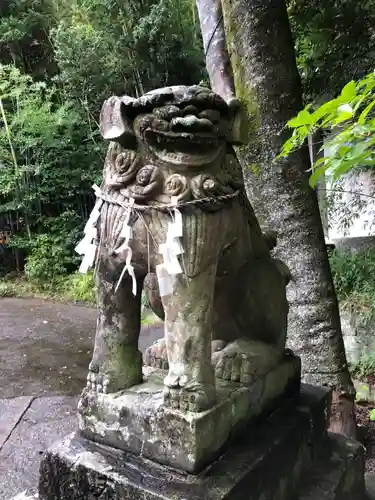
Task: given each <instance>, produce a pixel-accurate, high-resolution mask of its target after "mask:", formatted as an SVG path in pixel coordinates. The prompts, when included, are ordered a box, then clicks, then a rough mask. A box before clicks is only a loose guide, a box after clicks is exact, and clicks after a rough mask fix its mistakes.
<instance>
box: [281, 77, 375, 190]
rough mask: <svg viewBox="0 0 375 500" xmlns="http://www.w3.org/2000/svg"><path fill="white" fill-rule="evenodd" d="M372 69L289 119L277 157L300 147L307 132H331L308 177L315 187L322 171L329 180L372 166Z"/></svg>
mask: <svg viewBox="0 0 375 500" xmlns="http://www.w3.org/2000/svg"><path fill="white" fill-rule="evenodd" d="M374 106H375V72H373V73H370V74H369V75H367V76H366V77H365V78H363V79H362V80H359V81H358V82H354V81H350V82H349V83H347V84H346V85H345V87H344V88H343V89H342V91H341V93H340V95H339V96H338V97H337V98H335V99H332V100H331V101H328V102H326V103H324V104H323V105H322V106H319V107H318V108H317V109H315V110H312V107H311V106H310V105H309V106H307V107H306V108H305V109H303V110H302V111H300V113H299V114H298V115H297V116H296V117H295V118H292V119H291V120H289V122H288V124H287V125H288V127H289V128H291V129H292V130H293V134H292V136H291V137H290V138H289V139H288V140H287V141H286V142H285V144H284V146H283V149H282V152H281V156H288V155H289V154H290V153H291V152H292V151H294V150H296V149H298V148H300V147H301V146H302V145H303V144H304V143H305V141H306V139H307V137H308V136H309V135H312V134H314V133H315V132H316V131H317V130H322V131H326V130H330V131H334V132H335V134H334V135H333V138H332V139H330V140H329V141H326V142H325V148H327V149H328V150H329V155H327V156H324V157H323V158H319V159H318V160H317V161H316V162H315V164H314V166H313V172H312V175H311V177H310V184H311V185H312V186H315V184H316V182H317V180H318V179H319V177H320V176H322V175H323V174H327V175H328V176H329V177H330V178H331V179H332V180H333V181H335V180H337V179H339V178H340V177H341V176H342V175H344V174H345V173H347V172H348V171H350V170H351V169H353V168H357V167H361V168H370V167H373V166H374V165H375V157H374V153H373V151H374V145H375V134H374V132H375V115H374V113H373V109H374Z"/></svg>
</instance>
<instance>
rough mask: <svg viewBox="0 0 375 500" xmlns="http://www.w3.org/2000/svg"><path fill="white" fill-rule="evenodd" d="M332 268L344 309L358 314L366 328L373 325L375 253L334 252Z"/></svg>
mask: <svg viewBox="0 0 375 500" xmlns="http://www.w3.org/2000/svg"><path fill="white" fill-rule="evenodd" d="M330 264H331V270H332V276H333V281H334V284H335V289H336V293H337V295H338V298H339V300H340V304H341V306H342V307H343V308H344V309H349V310H351V311H355V312H356V313H357V314H359V315H360V317H361V318H362V322H363V323H364V324H366V323H370V322H372V321H373V320H374V318H375V250H373V249H371V250H363V251H358V252H351V251H342V250H335V251H334V252H332V254H331V255H330ZM374 360H375V353H374ZM365 364H366V365H367V364H368V360H366V363H365Z"/></svg>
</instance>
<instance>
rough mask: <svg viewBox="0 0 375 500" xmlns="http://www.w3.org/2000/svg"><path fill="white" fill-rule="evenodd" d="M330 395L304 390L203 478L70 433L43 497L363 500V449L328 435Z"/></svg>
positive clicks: (50, 462)
mask: <svg viewBox="0 0 375 500" xmlns="http://www.w3.org/2000/svg"><path fill="white" fill-rule="evenodd" d="M329 406H330V394H329V392H328V391H326V390H323V389H317V388H312V387H310V386H304V387H303V388H302V391H301V394H300V397H299V399H298V400H297V401H294V402H293V401H289V402H286V404H284V405H283V407H282V408H280V409H279V410H278V411H277V412H275V413H273V414H272V415H271V416H270V417H269V418H268V419H267V420H265V421H262V422H259V423H258V424H257V425H254V426H249V428H248V430H247V432H244V433H243V434H242V437H241V439H240V440H238V441H234V442H232V445H231V446H230V448H229V449H227V450H226V451H224V452H223V453H222V454H221V455H220V457H219V458H218V459H217V460H216V461H214V462H213V463H212V464H211V465H210V466H209V467H207V468H206V469H204V470H203V471H202V472H201V473H200V474H199V475H191V474H187V473H182V472H177V471H175V470H173V469H171V468H169V467H167V466H163V465H160V464H157V463H155V462H153V461H150V460H148V459H145V458H143V457H141V456H138V457H137V456H135V455H134V454H131V453H126V452H123V451H121V450H118V449H114V448H112V447H108V446H103V445H100V444H97V443H93V442H91V441H89V440H87V439H85V438H83V437H82V436H78V435H71V436H68V437H67V438H66V439H65V440H64V441H63V442H61V443H58V444H56V445H55V446H54V447H52V448H51V449H50V450H48V452H47V453H46V454H45V455H44V457H43V459H42V462H41V467H40V483H39V496H40V497H39V498H40V500H94V499H98V498H100V499H101V500H104V499H105V500H110V499H116V500H203V499H205V500H224V499H225V500H292V499H296V500H298V499H299V500H322V499H326V500H349V499H350V500H352V499H354V498H355V499H356V500H363V499H364V498H365V497H364V494H365V491H364V479H363V478H364V474H363V468H364V461H363V450H362V447H361V446H360V445H359V444H357V443H353V442H351V441H348V440H345V439H342V438H339V437H337V436H336V437H335V436H332V435H331V436H329V435H328V434H327V431H326V428H327V418H328V409H329Z"/></svg>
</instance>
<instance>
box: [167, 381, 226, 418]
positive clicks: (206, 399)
mask: <svg viewBox="0 0 375 500" xmlns="http://www.w3.org/2000/svg"><path fill="white" fill-rule="evenodd" d="M184 379H185V380H183V382H185V385H184V386H183V387H181V384H179V377H176V376H173V374H169V375H168V376H167V377H166V379H165V384H166V385H165V388H164V404H165V406H169V407H170V408H175V409H178V410H185V411H191V412H201V411H205V410H208V409H209V408H211V407H212V406H213V405H214V404H215V398H216V391H215V387H213V386H211V385H204V384H200V383H197V382H195V381H193V380H191V381H188V380H187V377H186V376H184ZM168 384H169V385H168Z"/></svg>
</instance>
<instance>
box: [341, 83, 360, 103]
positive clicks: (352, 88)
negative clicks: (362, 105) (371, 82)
mask: <svg viewBox="0 0 375 500" xmlns="http://www.w3.org/2000/svg"><path fill="white" fill-rule="evenodd" d="M356 95H357V85H356V83H355V81H354V80H352V81H350V82H349V83H347V84H346V85H345V87H344V88H343V89H342V91H341V97H342V98H343V99H345V101H348V102H349V101H352V100H353V99H354V98H355V97H356Z"/></svg>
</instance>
